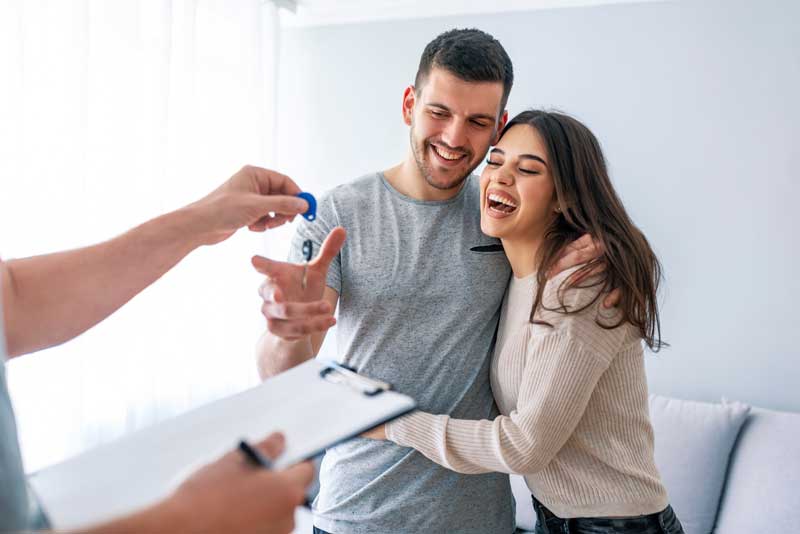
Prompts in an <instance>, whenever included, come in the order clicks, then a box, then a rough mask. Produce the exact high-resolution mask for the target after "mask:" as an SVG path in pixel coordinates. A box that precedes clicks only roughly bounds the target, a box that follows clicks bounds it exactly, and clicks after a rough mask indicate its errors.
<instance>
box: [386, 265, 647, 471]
mask: <svg viewBox="0 0 800 534" xmlns="http://www.w3.org/2000/svg"><path fill="white" fill-rule="evenodd" d="M568 275H569V273H565V274H564V275H563V276H558V277H557V278H555V279H553V280H552V281H551V282H549V283H548V284H547V287H546V288H545V294H544V302H545V305H546V306H548V307H550V308H552V307H554V305H555V304H556V303H557V300H556V298H557V297H556V291H557V290H558V287H559V286H560V283H561V281H562V280H563V279H564V278H565V277H566V276H568ZM596 291H597V289H596V288H591V289H571V290H568V291H567V294H566V295H565V300H564V301H565V304H567V306H568V308H569V309H578V308H581V307H583V306H584V305H586V304H587V303H588V302H590V301H591V300H592V298H593V297H594V295H595V293H596ZM601 300H602V299H597V302H595V304H593V305H591V306H589V307H588V308H587V309H586V310H584V311H583V312H580V313H575V314H569V315H564V314H559V313H555V312H542V318H543V319H544V320H545V321H547V322H548V323H550V324H551V325H553V328H550V327H548V326H545V325H529V326H526V327H525V331H524V332H523V333H521V334H520V336H521V337H520V338H519V339H517V340H516V341H514V340H512V341H511V343H516V346H511V347H509V348H508V349H506V350H509V351H511V352H512V353H514V356H513V357H511V358H510V360H509V362H508V363H507V365H513V366H518V370H516V371H515V370H513V369H512V371H514V372H519V373H520V374H521V375H522V376H523V379H522V382H521V384H520V390H519V398H518V402H517V410H516V411H514V412H512V413H511V414H510V415H508V416H499V417H497V418H495V419H494V420H492V421H489V420H482V421H473V420H463V419H452V418H450V417H449V416H447V415H433V414H429V413H424V412H416V413H414V414H411V415H409V416H407V417H405V418H402V419H399V420H398V421H395V422H393V423H390V424H389V425H387V427H386V435H387V439H389V440H391V441H393V442H395V443H397V444H398V445H402V446H407V447H413V448H414V449H416V450H418V451H419V452H421V453H422V454H423V455H425V456H426V457H427V458H429V459H431V460H433V461H434V462H436V463H438V464H440V465H442V466H444V467H447V468H448V469H451V470H453V471H458V472H461V473H468V474H474V473H486V472H491V471H499V472H504V473H517V474H533V473H536V472H538V471H541V470H542V469H544V468H545V467H546V466H547V465H548V464H549V463H550V461H551V460H552V459H553V457H555V455H556V454H557V453H558V451H559V450H560V449H561V447H563V445H564V443H565V442H566V441H567V439H569V437H570V436H571V435H572V433H573V432H574V430H575V428H576V426H577V425H578V423H579V421H580V419H581V417H582V416H583V413H584V411H585V410H586V406H587V404H588V403H589V399H590V398H591V396H592V393H593V392H594V390H595V387H596V385H597V382H598V381H599V380H600V377H601V376H602V374H603V373H604V372H605V370H606V369H607V368H608V366H609V365H610V363H611V360H612V359H613V357H614V355H615V354H616V353H618V352H619V351H620V350H621V349H622V347H623V344H624V343H626V342H630V341H633V340H634V339H635V338H634V337H633V336H632V335H631V330H630V328H628V325H623V326H620V327H618V328H616V329H613V330H607V329H603V328H601V327H600V326H599V325H597V324H596V322H595V318H596V314H597V311H598V309H599V306H600V301H601ZM608 313H609V312H608V311H606V312H605V315H608ZM614 313H616V312H614ZM526 362H527V363H526Z"/></svg>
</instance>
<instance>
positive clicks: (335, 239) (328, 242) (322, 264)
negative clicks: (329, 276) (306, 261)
mask: <svg viewBox="0 0 800 534" xmlns="http://www.w3.org/2000/svg"><path fill="white" fill-rule="evenodd" d="M346 238H347V232H346V231H345V229H344V228H342V227H341V226H337V227H336V228H334V229H333V230H331V233H330V234H328V237H326V238H325V242H323V243H322V247H321V248H320V250H319V255H318V256H317V257H316V258H314V261H313V262H312V264H313V265H314V266H315V267H318V268H322V269H323V270H325V271H327V270H328V267H330V265H331V262H332V261H333V258H335V257H336V255H337V254H339V251H340V250H342V246H344V240H345V239H346Z"/></svg>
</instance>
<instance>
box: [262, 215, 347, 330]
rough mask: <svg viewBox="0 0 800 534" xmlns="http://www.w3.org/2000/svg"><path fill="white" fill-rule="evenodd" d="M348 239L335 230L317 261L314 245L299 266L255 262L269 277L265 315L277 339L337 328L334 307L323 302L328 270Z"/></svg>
mask: <svg viewBox="0 0 800 534" xmlns="http://www.w3.org/2000/svg"><path fill="white" fill-rule="evenodd" d="M345 236H346V233H345V231H344V228H340V227H337V228H334V229H333V230H332V231H331V233H330V234H328V237H327V238H326V239H325V241H324V242H323V243H322V246H321V247H320V249H319V254H317V256H316V257H313V252H314V250H313V245H312V246H311V247H308V248H307V249H306V250H304V251H303V253H304V258H306V261H305V262H304V263H302V264H299V265H298V264H294V263H287V262H282V261H275V260H270V259H267V258H264V257H261V256H256V257H254V258H253V260H252V263H253V267H255V269H256V270H257V271H258V272H260V273H261V274H263V275H265V276H266V279H265V281H264V283H263V284H261V287H260V288H259V295H260V296H261V298H262V299H263V301H264V303H263V305H262V306H261V313H262V314H263V315H264V317H265V318H266V319H267V329H268V330H269V331H270V332H272V333H273V334H274V335H276V336H278V337H280V338H282V339H285V340H287V341H292V340H296V339H300V338H302V337H305V336H307V335H309V334H313V333H316V332H325V331H326V330H328V329H329V328H330V327H331V326H333V325H334V324H336V319H334V317H333V311H334V310H333V309H332V306H331V305H330V304H328V303H327V302H325V301H324V300H322V299H323V294H324V291H325V285H326V283H325V282H326V279H327V277H328V268H329V267H330V265H331V262H332V261H333V259H334V258H335V257H336V255H337V254H339V251H340V250H341V248H342V246H343V245H344V241H345ZM312 257H313V259H310V260H309V258H312ZM304 282H305V283H304Z"/></svg>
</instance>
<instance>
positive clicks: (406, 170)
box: [383, 156, 466, 201]
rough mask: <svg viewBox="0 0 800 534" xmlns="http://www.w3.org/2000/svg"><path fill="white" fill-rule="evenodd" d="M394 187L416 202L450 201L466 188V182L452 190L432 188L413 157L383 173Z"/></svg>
mask: <svg viewBox="0 0 800 534" xmlns="http://www.w3.org/2000/svg"><path fill="white" fill-rule="evenodd" d="M383 175H384V176H385V177H386V181H388V182H389V183H390V184H391V186H392V187H394V188H395V189H396V190H397V191H399V192H400V193H401V194H403V195H405V196H407V197H410V198H413V199H415V200H423V201H431V200H449V199H451V198H453V197H454V196H456V195H457V194H458V192H459V191H461V188H462V187H464V184H465V183H466V180H464V181H462V182H461V183H460V184H458V185H457V186H456V187H454V188H452V189H437V188H435V187H433V186H431V185H430V184H429V183H428V181H427V180H426V179H425V177H424V176H423V175H422V173H421V172H420V170H419V166H418V165H417V162H416V160H415V159H414V157H413V156H411V157H410V158H406V159H405V160H403V162H402V163H400V164H398V165H395V166H394V167H392V168H391V169H387V170H385V171H383Z"/></svg>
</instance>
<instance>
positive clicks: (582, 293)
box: [370, 111, 683, 534]
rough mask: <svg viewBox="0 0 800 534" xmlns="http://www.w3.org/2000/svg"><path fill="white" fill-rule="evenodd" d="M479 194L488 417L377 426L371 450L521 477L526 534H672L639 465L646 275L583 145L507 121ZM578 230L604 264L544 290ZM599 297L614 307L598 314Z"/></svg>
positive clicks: (568, 125) (650, 334)
mask: <svg viewBox="0 0 800 534" xmlns="http://www.w3.org/2000/svg"><path fill="white" fill-rule="evenodd" d="M481 194H482V200H481V210H482V211H481V227H482V229H483V231H484V233H486V234H487V235H491V236H495V237H498V238H500V240H501V241H502V243H503V248H504V249H505V252H506V254H507V255H508V259H509V261H510V263H511V267H512V269H513V273H514V275H513V277H512V279H511V282H510V285H509V288H508V291H507V293H506V297H505V300H504V302H503V309H502V313H501V318H500V325H499V327H498V333H497V343H496V347H495V352H494V357H493V361H492V367H491V376H492V388H493V391H494V395H495V399H496V401H497V405H498V407H499V408H500V412H501V414H502V415H500V416H498V417H497V418H496V419H494V420H492V421H490V420H484V421H469V420H461V419H452V418H450V417H449V416H447V415H435V414H429V413H424V412H415V413H413V414H411V415H409V416H407V417H404V418H402V419H399V420H397V421H395V422H393V423H390V424H388V425H387V426H386V427H385V437H386V439H389V440H391V441H393V442H395V443H397V444H398V445H401V446H406V447H413V448H414V449H416V450H418V451H419V452H421V453H422V454H424V455H425V456H427V457H428V458H430V459H431V460H433V461H434V462H436V463H438V464H440V465H443V466H445V467H447V468H449V469H452V470H454V471H458V472H460V473H485V472H489V471H500V472H504V473H516V474H521V475H524V476H525V480H526V482H527V484H528V487H529V488H530V490H531V492H532V494H533V503H534V507H535V509H536V513H537V517H538V519H539V521H538V524H537V531H536V532H537V533H546V532H567V531H569V532H570V533H573V534H582V533H590V532H591V533H593V534H597V533H633V532H636V533H655V532H659V533H662V532H663V533H668V534H677V533H682V532H683V530H682V528H681V525H680V522H679V521H678V519H677V517H676V516H675V514H674V512H673V510H672V508H671V507H670V506H669V502H668V497H667V492H666V490H665V489H664V485H663V483H662V481H661V478H660V475H659V473H658V470H657V468H656V465H655V462H654V459H653V429H652V426H651V424H650V419H649V414H648V401H647V383H646V379H645V370H644V351H643V346H642V345H643V342H644V343H646V344H647V345H648V346H649V347H650V348H651V349H653V350H658V349H659V348H660V347H661V346H662V342H661V339H660V327H659V318H658V306H657V302H656V290H657V288H658V283H659V280H660V277H661V272H660V266H659V263H658V260H657V258H656V257H655V255H654V253H653V251H652V250H651V248H650V246H649V244H648V242H647V240H646V239H645V237H644V236H643V235H642V233H641V232H640V231H639V230H638V229H637V228H636V227H635V226H634V225H633V223H632V222H631V220H630V218H629V217H628V214H627V213H626V212H625V209H624V207H623V206H622V203H621V202H620V199H619V197H618V196H617V194H616V192H615V191H614V188H613V186H612V185H611V181H610V179H609V177H608V172H607V170H606V164H605V160H604V158H603V154H602V151H601V149H600V145H599V143H598V142H597V139H596V138H595V137H594V135H593V134H592V133H591V132H590V131H589V130H588V129H587V128H586V127H585V126H584V125H583V124H581V123H580V122H578V121H577V120H575V119H573V118H571V117H568V116H566V115H563V114H559V113H552V112H545V111H526V112H523V113H521V114H520V115H518V116H517V117H515V118H514V119H513V120H512V121H511V122H509V123H508V126H506V128H505V130H504V131H503V134H502V137H501V138H500V141H499V142H498V144H497V146H496V147H494V148H493V149H492V150H491V151H490V153H489V159H488V161H487V166H486V169H485V170H484V172H483V174H482V176H481ZM584 234H590V235H591V236H592V237H593V238H594V239H595V240H596V242H598V243H601V244H602V246H603V248H604V250H605V253H604V256H603V257H601V258H598V259H597V260H595V261H592V262H589V263H587V264H585V265H582V266H580V267H577V268H573V269H570V270H567V271H565V272H564V273H561V274H559V275H557V276H556V277H554V278H552V279H550V280H548V279H547V276H546V275H547V273H548V271H550V270H551V269H553V268H554V266H555V263H556V260H557V256H558V252H559V251H560V250H561V249H562V247H564V246H565V245H566V244H568V243H570V242H572V241H574V240H576V239H577V238H579V237H580V236H582V235H584ZM603 265H604V268H600V267H601V266H603ZM476 283H480V281H476ZM611 288H618V289H619V290H620V302H619V305H618V307H617V308H614V309H611V310H609V309H606V308H605V307H603V306H601V301H602V300H603V298H604V297H605V296H606V294H607V293H608V292H609V290H610V289H611ZM370 436H371V437H378V438H379V437H384V433H383V431H382V429H378V430H377V431H374V432H372V433H370ZM567 529H568V530H567Z"/></svg>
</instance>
